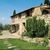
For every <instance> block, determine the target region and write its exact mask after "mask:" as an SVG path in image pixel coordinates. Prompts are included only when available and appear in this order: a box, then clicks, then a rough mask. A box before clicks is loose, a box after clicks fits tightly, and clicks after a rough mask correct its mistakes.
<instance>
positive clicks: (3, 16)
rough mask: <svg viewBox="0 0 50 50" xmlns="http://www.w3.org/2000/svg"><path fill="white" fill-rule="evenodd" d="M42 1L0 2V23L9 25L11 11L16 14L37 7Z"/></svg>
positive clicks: (12, 0)
mask: <svg viewBox="0 0 50 50" xmlns="http://www.w3.org/2000/svg"><path fill="white" fill-rule="evenodd" d="M43 2H44V0H0V23H2V24H10V23H11V17H10V16H12V14H13V11H14V10H16V13H18V12H21V11H23V10H26V9H29V8H31V7H34V6H39V5H40V4H41V3H43Z"/></svg>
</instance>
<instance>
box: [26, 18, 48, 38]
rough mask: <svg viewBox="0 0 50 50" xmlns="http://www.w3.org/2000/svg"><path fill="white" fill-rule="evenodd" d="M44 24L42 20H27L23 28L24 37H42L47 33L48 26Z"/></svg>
mask: <svg viewBox="0 0 50 50" xmlns="http://www.w3.org/2000/svg"><path fill="white" fill-rule="evenodd" d="M45 24H46V23H45V21H44V20H41V19H38V20H36V17H33V18H31V19H30V18H29V19H27V20H26V26H25V27H26V30H27V33H26V35H27V36H30V37H44V36H45V35H47V33H48V25H45Z"/></svg>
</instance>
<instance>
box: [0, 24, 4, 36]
mask: <svg viewBox="0 0 50 50" xmlns="http://www.w3.org/2000/svg"><path fill="white" fill-rule="evenodd" d="M2 30H3V25H2V24H0V35H2V33H1V32H2Z"/></svg>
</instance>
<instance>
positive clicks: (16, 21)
mask: <svg viewBox="0 0 50 50" xmlns="http://www.w3.org/2000/svg"><path fill="white" fill-rule="evenodd" d="M44 7H47V6H43V7H37V8H35V9H32V16H37V19H39V18H40V19H45V22H46V23H50V14H47V15H42V11H41V9H42V8H44ZM26 19H27V18H26V12H24V13H21V17H20V18H19V16H18V15H16V17H14V18H13V19H12V23H11V24H12V25H13V24H19V34H20V35H22V32H24V31H25V30H26V29H25V27H24V25H23V23H25V22H26Z"/></svg>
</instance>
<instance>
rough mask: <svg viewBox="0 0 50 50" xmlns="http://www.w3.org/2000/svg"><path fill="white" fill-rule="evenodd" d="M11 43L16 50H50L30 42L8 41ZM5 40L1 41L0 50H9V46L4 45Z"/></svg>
mask: <svg viewBox="0 0 50 50" xmlns="http://www.w3.org/2000/svg"><path fill="white" fill-rule="evenodd" d="M7 40H8V41H9V43H11V44H12V45H13V46H16V48H18V49H20V50H35V49H36V50H40V49H42V50H49V49H50V48H48V47H44V46H40V45H35V44H33V43H30V42H26V41H23V40H20V39H7ZM4 41H5V40H0V50H1V49H2V50H8V49H7V46H6V45H5V44H4Z"/></svg>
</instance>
